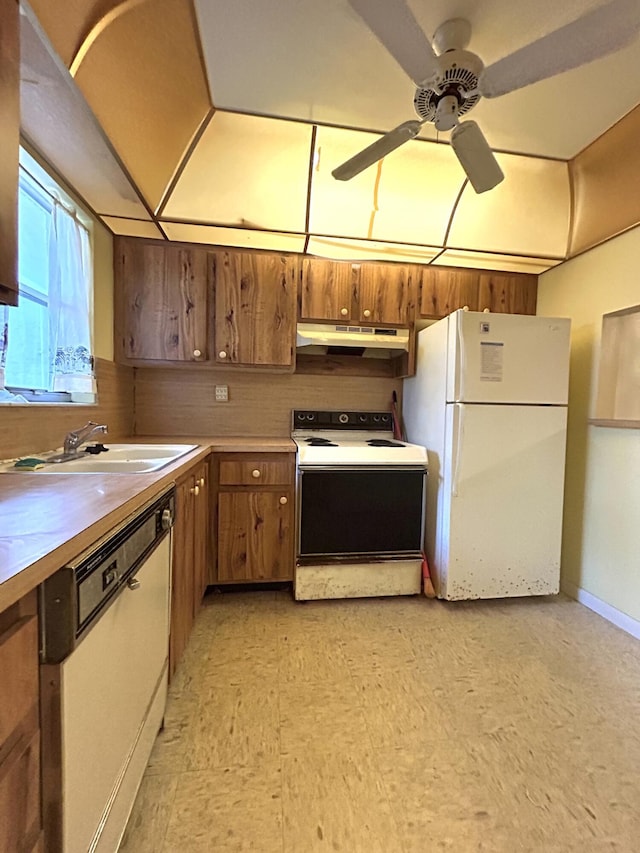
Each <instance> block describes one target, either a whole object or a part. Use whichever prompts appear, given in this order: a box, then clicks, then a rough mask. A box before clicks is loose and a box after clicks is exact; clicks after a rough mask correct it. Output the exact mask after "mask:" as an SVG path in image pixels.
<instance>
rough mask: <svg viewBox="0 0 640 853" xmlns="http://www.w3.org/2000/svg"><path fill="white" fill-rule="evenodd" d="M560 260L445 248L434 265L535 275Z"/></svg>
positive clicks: (553, 265) (555, 264)
mask: <svg viewBox="0 0 640 853" xmlns="http://www.w3.org/2000/svg"><path fill="white" fill-rule="evenodd" d="M559 263H561V261H559V260H548V259H546V258H526V257H518V256H517V255H497V254H492V253H491V252H465V251H464V250H462V249H446V250H445V251H444V252H443V253H442V254H441V255H440V256H439V257H438V258H437V259H436V260H434V261H433V265H434V266H445V267H468V268H471V269H481V270H482V269H485V270H500V271H501V272H528V273H533V274H534V275H537V274H538V273H541V272H544V271H545V270H548V269H551V267H555V266H557V265H558V264H559Z"/></svg>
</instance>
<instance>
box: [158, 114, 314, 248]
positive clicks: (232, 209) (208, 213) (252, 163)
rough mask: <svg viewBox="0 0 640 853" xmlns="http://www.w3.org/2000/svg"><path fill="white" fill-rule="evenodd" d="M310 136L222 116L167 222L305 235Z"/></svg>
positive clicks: (270, 122) (179, 187) (284, 124)
mask: <svg viewBox="0 0 640 853" xmlns="http://www.w3.org/2000/svg"><path fill="white" fill-rule="evenodd" d="M311 135H312V128H311V127H310V126H309V125H305V124H302V123H299V122H289V121H279V120H276V119H267V118H260V117H257V116H246V115H234V114H233V113H223V112H217V113H216V114H215V115H214V117H213V119H212V120H211V122H210V123H209V125H208V126H207V128H206V130H205V132H204V133H203V135H202V137H201V139H200V141H199V142H198V145H197V146H196V148H195V150H194V152H193V154H192V155H191V157H190V158H189V161H188V163H187V164H186V166H185V169H184V171H183V172H182V175H181V176H180V179H179V180H178V182H177V184H176V186H175V189H174V190H173V192H172V193H171V195H170V197H169V199H168V201H167V204H166V206H165V208H164V210H163V217H166V218H167V219H181V220H190V221H191V222H200V223H212V224H229V225H243V224H244V225H248V226H249V227H254V228H261V229H268V230H271V231H304V230H305V216H306V204H307V184H308V174H309V159H310V156H311Z"/></svg>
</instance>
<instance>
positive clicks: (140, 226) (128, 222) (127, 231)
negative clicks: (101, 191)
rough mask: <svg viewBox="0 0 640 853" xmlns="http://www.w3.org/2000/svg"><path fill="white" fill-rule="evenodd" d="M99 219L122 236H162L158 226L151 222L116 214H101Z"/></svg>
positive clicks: (160, 237) (159, 237) (158, 237)
mask: <svg viewBox="0 0 640 853" xmlns="http://www.w3.org/2000/svg"><path fill="white" fill-rule="evenodd" d="M101 219H102V221H103V222H104V224H105V225H106V226H107V228H109V229H110V230H111V231H113V233H114V234H120V235H121V236H123V237H152V238H156V239H159V240H161V239H163V237H164V235H163V234H162V232H161V231H160V229H159V228H158V226H157V225H156V224H155V223H153V222H142V221H141V220H139V219H122V218H121V217H117V216H102V217H101Z"/></svg>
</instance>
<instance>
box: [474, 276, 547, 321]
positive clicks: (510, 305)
mask: <svg viewBox="0 0 640 853" xmlns="http://www.w3.org/2000/svg"><path fill="white" fill-rule="evenodd" d="M479 278H480V284H479V289H478V310H480V311H484V309H485V308H488V309H489V310H490V311H493V312H495V313H503V314H535V313H536V303H537V295H538V277H537V276H536V275H530V274H527V273H513V274H510V273H500V272H483V273H480V277H479Z"/></svg>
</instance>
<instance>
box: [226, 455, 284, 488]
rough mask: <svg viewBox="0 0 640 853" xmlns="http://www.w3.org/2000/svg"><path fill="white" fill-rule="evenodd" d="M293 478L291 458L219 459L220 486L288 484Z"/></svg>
mask: <svg viewBox="0 0 640 853" xmlns="http://www.w3.org/2000/svg"><path fill="white" fill-rule="evenodd" d="M293 480H294V464H293V458H284V459H283V458H282V456H280V457H279V458H277V459H272V458H268V457H265V456H254V457H242V458H238V459H221V460H220V477H219V483H220V485H221V486H289V485H292V484H293Z"/></svg>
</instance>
